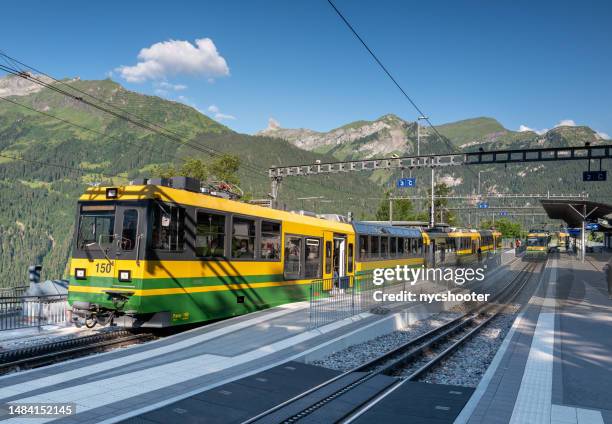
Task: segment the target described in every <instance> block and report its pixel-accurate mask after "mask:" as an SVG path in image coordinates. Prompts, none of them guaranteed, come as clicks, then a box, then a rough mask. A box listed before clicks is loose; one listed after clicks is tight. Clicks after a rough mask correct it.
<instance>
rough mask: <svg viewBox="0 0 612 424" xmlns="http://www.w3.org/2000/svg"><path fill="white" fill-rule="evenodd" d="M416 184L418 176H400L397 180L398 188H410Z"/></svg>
mask: <svg viewBox="0 0 612 424" xmlns="http://www.w3.org/2000/svg"><path fill="white" fill-rule="evenodd" d="M414 186H416V178H400V179H399V180H397V188H408V187H414Z"/></svg>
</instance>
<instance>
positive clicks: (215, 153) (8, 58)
mask: <svg viewBox="0 0 612 424" xmlns="http://www.w3.org/2000/svg"><path fill="white" fill-rule="evenodd" d="M0 57H3V58H4V60H5V62H7V61H11V62H12V63H13V64H14V65H13V66H14V69H15V70H18V71H21V72H23V71H24V69H23V68H21V69H18V68H19V67H20V66H22V67H25V68H27V69H29V70H31V71H33V72H36V73H38V74H40V75H43V76H46V77H47V78H49V79H51V80H52V81H53V82H54V83H56V84H61V85H63V86H65V87H67V88H68V89H70V90H74V91H76V92H78V93H80V94H83V95H84V96H87V97H89V98H91V99H93V100H95V101H98V102H100V103H102V104H105V105H107V106H109V107H112V108H114V109H116V110H118V111H121V112H123V113H125V114H128V115H130V116H132V117H134V118H135V119H139V120H140V121H142V122H144V123H146V124H147V125H151V126H152V127H153V128H157V129H158V130H157V131H154V130H153V129H152V128H147V129H148V130H149V131H153V132H156V133H157V134H158V135H162V136H167V135H166V134H162V133H161V132H160V131H165V132H167V133H169V134H173V135H176V136H178V137H184V135H183V134H179V133H178V132H176V131H172V130H170V129H168V128H165V127H163V126H161V125H159V124H157V123H155V122H152V121H149V120H147V119H145V118H143V117H142V116H140V115H136V114H134V113H132V112H130V111H128V110H126V109H123V108H120V107H118V106H117V105H114V104H112V103H110V102H107V101H106V100H104V99H101V98H99V97H96V96H94V95H92V94H91V93H88V92H86V91H84V90H81V89H80V88H78V87H76V86H74V85H70V84H67V83H66V82H64V81H62V80H58V79H56V78H54V77H53V76H51V75H49V74H46V73H45V72H43V71H41V70H40V69H37V68H35V67H33V66H30V65H27V64H25V63H23V62H21V61H19V60H17V59H15V58H13V57H11V56H9V55H8V54H6V53H5V52H4V51H1V50H0ZM7 63H8V62H7ZM15 64H17V65H20V66H17V65H15ZM0 66H1V65H0ZM9 66H10V64H9ZM9 72H10V71H9ZM18 76H20V77H24V75H19V74H18ZM29 79H30V80H31V81H33V82H36V83H38V84H45V86H46V87H47V88H51V87H48V86H47V85H46V83H44V82H43V81H41V80H39V79H38V78H36V77H34V76H32V75H29ZM52 89H53V88H52ZM62 94H66V95H68V96H70V97H72V98H73V99H75V100H80V101H83V102H85V101H84V100H83V99H82V98H80V97H79V96H74V95H72V94H70V93H62ZM92 106H93V105H92ZM93 107H96V106H93ZM105 111H106V112H107V113H110V112H109V111H107V110H106V109H105ZM124 119H125V118H124ZM132 123H133V122H132ZM136 125H138V124H136ZM178 141H179V142H183V143H186V142H185V141H183V140H178ZM194 143H195V145H197V146H199V147H201V148H203V149H206V150H207V151H208V153H209V154H211V155H213V156H221V155H223V154H224V153H223V152H221V151H218V150H216V149H213V148H212V147H209V146H205V145H202V144H198V143H196V142H195V141H194ZM186 145H188V146H191V145H190V144H186ZM247 166H249V165H248V164H247ZM252 169H255V170H257V171H258V172H259V169H257V168H252Z"/></svg>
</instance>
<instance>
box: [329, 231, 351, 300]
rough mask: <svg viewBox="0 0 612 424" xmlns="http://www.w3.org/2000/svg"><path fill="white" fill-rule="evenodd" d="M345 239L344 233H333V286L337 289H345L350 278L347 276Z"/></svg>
mask: <svg viewBox="0 0 612 424" xmlns="http://www.w3.org/2000/svg"><path fill="white" fill-rule="evenodd" d="M347 250H348V248H347V241H346V236H345V235H344V234H334V251H333V259H332V263H333V268H334V270H333V272H334V286H335V287H336V288H338V289H347V288H348V287H349V285H350V281H349V280H350V279H349V277H347V275H346V274H347V266H346V265H347V260H346V257H347Z"/></svg>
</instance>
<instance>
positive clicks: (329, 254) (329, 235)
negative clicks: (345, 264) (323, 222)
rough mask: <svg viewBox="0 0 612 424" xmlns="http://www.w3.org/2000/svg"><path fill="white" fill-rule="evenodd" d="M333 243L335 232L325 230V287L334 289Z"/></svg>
mask: <svg viewBox="0 0 612 424" xmlns="http://www.w3.org/2000/svg"><path fill="white" fill-rule="evenodd" d="M333 243H334V233H333V232H331V231H324V232H323V280H324V284H323V289H324V290H331V289H332V279H333V277H334V267H333V251H334V249H333Z"/></svg>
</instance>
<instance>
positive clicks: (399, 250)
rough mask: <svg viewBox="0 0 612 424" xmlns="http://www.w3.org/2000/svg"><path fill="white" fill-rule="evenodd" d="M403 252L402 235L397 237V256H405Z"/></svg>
mask: <svg viewBox="0 0 612 424" xmlns="http://www.w3.org/2000/svg"><path fill="white" fill-rule="evenodd" d="M405 255H406V254H405V252H404V239H403V238H402V237H398V238H397V256H398V257H400V258H403V257H404V256H405Z"/></svg>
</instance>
